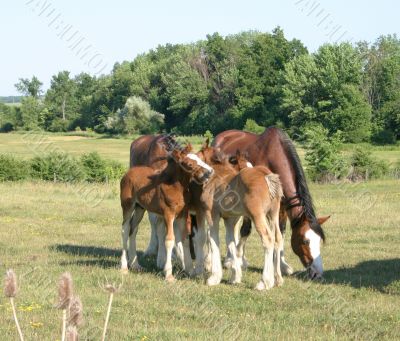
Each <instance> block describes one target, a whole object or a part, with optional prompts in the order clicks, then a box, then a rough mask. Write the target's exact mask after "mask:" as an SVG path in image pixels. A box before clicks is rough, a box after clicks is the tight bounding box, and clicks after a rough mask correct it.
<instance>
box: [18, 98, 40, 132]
mask: <svg viewBox="0 0 400 341" xmlns="http://www.w3.org/2000/svg"><path fill="white" fill-rule="evenodd" d="M42 110H43V105H42V104H41V102H40V101H39V100H38V99H36V98H35V97H33V96H29V97H25V98H23V99H22V103H21V107H20V112H21V122H20V124H21V126H22V127H23V128H24V129H26V130H34V129H37V128H38V127H39V115H40V112H41V111H42Z"/></svg>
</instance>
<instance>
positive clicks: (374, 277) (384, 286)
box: [294, 258, 400, 295]
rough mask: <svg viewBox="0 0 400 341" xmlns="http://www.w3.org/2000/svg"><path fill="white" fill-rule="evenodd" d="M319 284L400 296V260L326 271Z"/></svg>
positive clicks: (369, 262)
mask: <svg viewBox="0 0 400 341" xmlns="http://www.w3.org/2000/svg"><path fill="white" fill-rule="evenodd" d="M294 276H296V277H297V278H298V279H299V280H303V281H308V280H309V279H308V278H307V276H306V275H305V272H301V273H298V274H297V275H296V274H294ZM319 283H321V284H344V285H349V286H352V287H353V288H356V289H360V288H372V289H375V290H378V291H380V292H382V293H385V294H395V295H400V258H393V259H381V260H368V261H364V262H360V263H358V264H357V265H355V266H352V267H348V268H345V267H342V268H338V269H334V270H326V271H325V272H324V278H323V279H322V280H321V281H319Z"/></svg>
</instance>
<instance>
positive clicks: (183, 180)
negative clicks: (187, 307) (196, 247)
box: [120, 144, 213, 281]
mask: <svg viewBox="0 0 400 341" xmlns="http://www.w3.org/2000/svg"><path fill="white" fill-rule="evenodd" d="M191 151H192V147H191V145H190V144H189V145H188V146H186V148H185V149H184V150H182V151H181V150H177V149H175V150H173V151H172V152H171V154H170V156H169V157H168V164H167V167H166V168H165V169H163V170H162V171H161V172H160V171H157V170H154V169H153V168H151V167H147V166H136V167H132V168H131V169H130V170H129V171H128V172H127V173H126V174H125V175H124V176H123V178H122V180H121V193H120V198H121V207H122V214H123V222H122V257H121V270H122V271H123V272H127V270H128V264H129V266H131V267H132V268H134V269H136V270H140V269H141V267H140V265H139V262H138V259H137V255H136V234H137V231H138V225H139V223H140V222H141V220H142V218H143V214H144V212H145V210H148V211H149V212H152V213H156V214H158V215H160V216H162V217H163V218H164V221H165V226H166V238H165V248H166V250H167V259H166V263H165V266H164V272H165V278H166V280H167V281H173V280H174V277H173V275H172V262H171V255H172V249H173V246H174V241H175V235H174V228H173V224H174V220H175V219H176V218H180V219H177V222H180V231H182V233H184V231H185V217H186V216H187V210H188V201H189V182H190V181H191V180H194V181H196V182H198V183H205V182H206V181H207V180H208V179H209V178H210V176H211V175H212V173H213V169H212V168H211V167H210V166H208V165H207V164H206V163H204V162H203V161H202V160H200V158H199V157H197V156H196V155H195V154H192V153H191ZM128 238H129V251H128ZM183 239H185V238H184V237H183ZM184 247H185V248H186V250H185V252H184V264H183V267H184V270H185V271H187V272H189V271H191V266H192V261H191V258H190V252H189V247H188V243H184Z"/></svg>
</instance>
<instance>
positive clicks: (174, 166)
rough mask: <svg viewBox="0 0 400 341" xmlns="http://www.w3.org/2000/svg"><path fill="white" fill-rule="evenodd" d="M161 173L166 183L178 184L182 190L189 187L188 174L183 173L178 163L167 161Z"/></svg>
mask: <svg viewBox="0 0 400 341" xmlns="http://www.w3.org/2000/svg"><path fill="white" fill-rule="evenodd" d="M163 173H164V176H165V178H166V181H167V182H168V183H172V184H177V183H179V184H181V185H182V187H184V188H188V187H189V183H190V174H188V173H187V172H185V171H184V170H183V169H182V167H181V166H180V165H179V164H178V163H176V162H173V161H169V162H168V165H167V167H166V168H165V170H164V171H163Z"/></svg>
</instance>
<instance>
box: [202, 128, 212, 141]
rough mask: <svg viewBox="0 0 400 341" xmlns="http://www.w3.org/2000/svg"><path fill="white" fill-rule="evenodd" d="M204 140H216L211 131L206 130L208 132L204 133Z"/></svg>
mask: <svg viewBox="0 0 400 341" xmlns="http://www.w3.org/2000/svg"><path fill="white" fill-rule="evenodd" d="M204 138H206V139H209V140H210V141H212V139H213V138H214V136H213V134H212V132H211V131H209V130H206V132H205V133H204Z"/></svg>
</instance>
